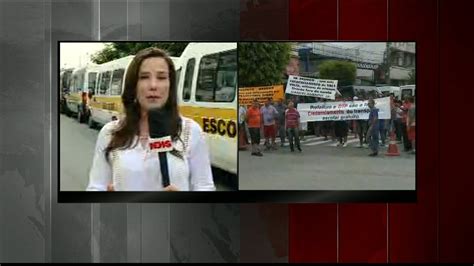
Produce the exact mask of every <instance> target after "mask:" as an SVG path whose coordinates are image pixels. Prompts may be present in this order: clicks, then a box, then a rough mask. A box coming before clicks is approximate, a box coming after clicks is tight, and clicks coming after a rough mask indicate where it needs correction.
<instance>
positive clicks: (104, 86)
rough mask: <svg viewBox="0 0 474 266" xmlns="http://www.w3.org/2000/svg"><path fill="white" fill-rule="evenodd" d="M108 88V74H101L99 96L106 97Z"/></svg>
mask: <svg viewBox="0 0 474 266" xmlns="http://www.w3.org/2000/svg"><path fill="white" fill-rule="evenodd" d="M109 86H110V72H109V71H107V72H104V73H102V79H101V81H100V87H99V94H100V95H108V89H109Z"/></svg>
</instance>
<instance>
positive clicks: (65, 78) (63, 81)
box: [58, 68, 74, 114]
mask: <svg viewBox="0 0 474 266" xmlns="http://www.w3.org/2000/svg"><path fill="white" fill-rule="evenodd" d="M72 71H74V69H73V68H68V69H64V70H61V72H60V73H59V95H58V97H59V98H58V99H59V111H60V112H61V113H64V114H66V113H67V104H66V95H67V94H68V92H69V86H70V84H71V76H72Z"/></svg>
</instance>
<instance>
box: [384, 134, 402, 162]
mask: <svg viewBox="0 0 474 266" xmlns="http://www.w3.org/2000/svg"><path fill="white" fill-rule="evenodd" d="M385 155H387V156H400V151H399V150H398V145H397V139H396V137H395V131H394V130H392V133H390V144H389V145H388V149H387V152H386V153H385Z"/></svg>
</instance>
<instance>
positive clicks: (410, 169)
mask: <svg viewBox="0 0 474 266" xmlns="http://www.w3.org/2000/svg"><path fill="white" fill-rule="evenodd" d="M276 142H277V143H278V150H270V151H265V150H264V149H263V143H264V139H262V141H261V145H260V148H261V149H262V153H263V157H257V156H251V154H250V145H249V146H248V149H247V150H245V151H239V189H241V190H414V189H415V155H414V154H409V153H406V152H403V151H402V149H403V147H402V145H401V144H397V146H398V149H399V151H400V156H386V155H385V153H386V151H387V147H388V145H387V146H385V147H380V149H379V155H378V156H376V157H369V156H368V154H369V153H370V150H369V149H368V148H360V147H359V139H358V138H357V139H356V138H355V137H354V135H353V134H350V135H349V137H348V141H347V146H346V147H338V146H337V144H338V142H337V141H333V140H331V138H329V139H328V140H324V137H315V136H305V138H304V140H302V141H301V148H302V150H303V151H302V152H301V153H300V152H298V150H296V148H295V152H291V151H290V148H289V144H288V141H286V143H285V147H280V140H279V138H277V140H276ZM387 144H388V140H387Z"/></svg>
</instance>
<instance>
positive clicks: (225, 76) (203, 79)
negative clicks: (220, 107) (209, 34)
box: [196, 50, 237, 102]
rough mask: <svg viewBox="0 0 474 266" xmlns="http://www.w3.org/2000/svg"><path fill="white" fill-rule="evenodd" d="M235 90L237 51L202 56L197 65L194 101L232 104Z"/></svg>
mask: <svg viewBox="0 0 474 266" xmlns="http://www.w3.org/2000/svg"><path fill="white" fill-rule="evenodd" d="M236 90H237V51H236V50H232V51H228V52H222V53H217V54H212V55H207V56H204V57H203V58H202V59H201V63H200V64H199V75H198V82H197V84H196V100H197V101H202V102H232V101H233V100H234V98H235V92H236Z"/></svg>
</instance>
